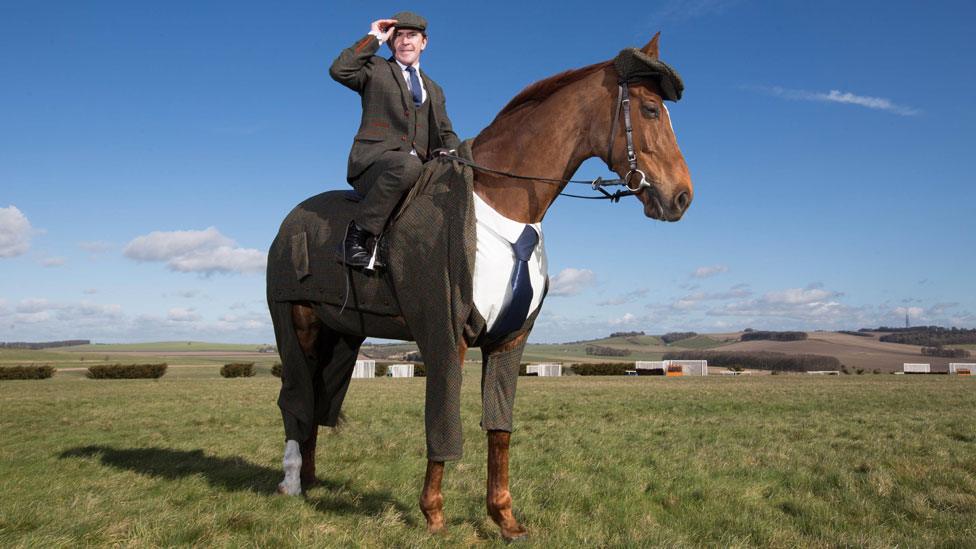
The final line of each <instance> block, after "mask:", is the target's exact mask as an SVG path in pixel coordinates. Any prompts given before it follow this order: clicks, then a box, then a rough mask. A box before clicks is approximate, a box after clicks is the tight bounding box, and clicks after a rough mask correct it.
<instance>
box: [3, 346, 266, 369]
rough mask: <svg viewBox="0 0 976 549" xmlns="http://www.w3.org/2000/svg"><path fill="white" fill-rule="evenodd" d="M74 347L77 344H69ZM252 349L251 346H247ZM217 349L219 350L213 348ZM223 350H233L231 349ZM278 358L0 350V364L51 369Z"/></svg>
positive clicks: (262, 364) (258, 362) (257, 364)
mask: <svg viewBox="0 0 976 549" xmlns="http://www.w3.org/2000/svg"><path fill="white" fill-rule="evenodd" d="M72 348H73V349H77V348H78V347H72ZM251 350H253V349H251ZM216 352H218V353H219V352H220V351H216ZM223 352H235V350H234V349H230V350H224V351H223ZM277 361H278V355H277V354H275V353H261V354H254V355H250V356H245V357H242V356H239V355H231V354H227V355H220V354H213V355H205V356H195V355H187V354H185V353H180V352H156V353H153V354H152V355H151V356H147V355H143V354H129V353H127V352H124V351H123V352H119V351H118V350H114V351H112V350H107V351H104V352H80V351H60V352H59V351H50V350H38V351H34V350H20V349H0V366H15V365H18V364H50V365H51V366H54V367H55V368H58V369H62V368H87V367H88V366H91V365H93V364H117V363H123V364H133V363H145V362H165V363H167V364H169V365H171V366H211V365H212V366H217V367H220V366H223V365H224V364H227V363H228V362H254V363H255V367H268V368H270V367H271V365H272V364H274V363H275V362H277Z"/></svg>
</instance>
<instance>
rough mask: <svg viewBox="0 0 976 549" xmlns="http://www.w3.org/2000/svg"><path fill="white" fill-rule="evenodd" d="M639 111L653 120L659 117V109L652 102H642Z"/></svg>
mask: <svg viewBox="0 0 976 549" xmlns="http://www.w3.org/2000/svg"><path fill="white" fill-rule="evenodd" d="M641 113H642V114H643V115H644V116H646V117H647V118H651V119H655V120H656V119H658V118H660V117H661V111H660V110H659V109H658V107H657V105H655V104H654V103H644V104H643V105H641Z"/></svg>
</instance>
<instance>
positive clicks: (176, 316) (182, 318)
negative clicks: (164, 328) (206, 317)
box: [166, 307, 200, 322]
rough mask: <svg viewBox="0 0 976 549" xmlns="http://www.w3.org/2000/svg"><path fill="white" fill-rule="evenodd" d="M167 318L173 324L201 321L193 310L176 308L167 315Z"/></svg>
mask: <svg viewBox="0 0 976 549" xmlns="http://www.w3.org/2000/svg"><path fill="white" fill-rule="evenodd" d="M166 318H167V319H169V320H172V321H173V322H196V321H197V320H200V315H198V314H197V313H195V312H194V310H193V309H184V308H182V307H174V308H172V309H170V310H169V311H168V312H167V313H166Z"/></svg>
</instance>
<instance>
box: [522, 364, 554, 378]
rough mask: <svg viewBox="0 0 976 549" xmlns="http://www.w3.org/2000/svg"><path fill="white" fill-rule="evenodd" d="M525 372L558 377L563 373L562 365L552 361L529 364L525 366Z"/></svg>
mask: <svg viewBox="0 0 976 549" xmlns="http://www.w3.org/2000/svg"><path fill="white" fill-rule="evenodd" d="M525 373H526V374H528V375H533V374H534V375H537V376H539V377H559V376H561V375H563V365H562V364H557V363H552V362H546V363H542V364H529V365H528V366H526V367H525Z"/></svg>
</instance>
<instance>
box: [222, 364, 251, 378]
mask: <svg viewBox="0 0 976 549" xmlns="http://www.w3.org/2000/svg"><path fill="white" fill-rule="evenodd" d="M220 375H221V376H222V377H253V376H254V363H253V362H232V363H230V364H224V365H223V366H221V367H220Z"/></svg>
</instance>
